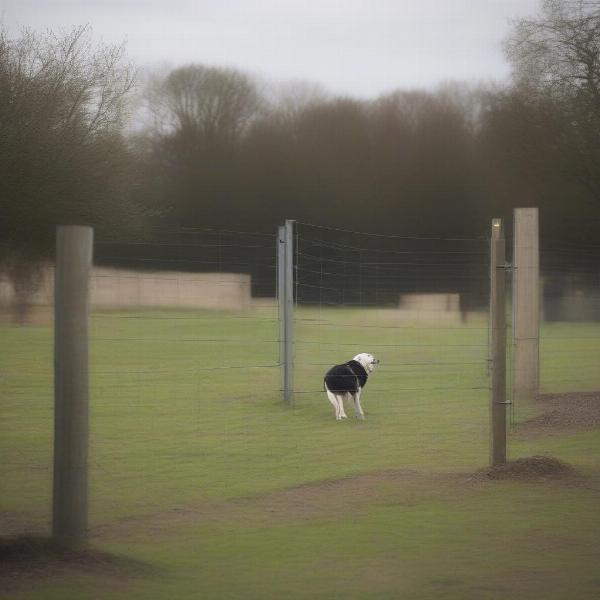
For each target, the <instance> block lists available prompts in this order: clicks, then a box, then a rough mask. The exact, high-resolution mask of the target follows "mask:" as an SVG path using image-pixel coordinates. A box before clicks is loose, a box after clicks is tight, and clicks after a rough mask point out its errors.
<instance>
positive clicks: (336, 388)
mask: <svg viewBox="0 0 600 600" xmlns="http://www.w3.org/2000/svg"><path fill="white" fill-rule="evenodd" d="M378 364H379V360H378V359H376V358H375V357H374V356H373V355H372V354H368V353H366V352H362V353H361V354H357V355H356V356H355V357H354V358H353V359H352V360H349V361H348V362H347V363H344V364H342V365H335V367H332V368H331V369H329V371H327V373H326V374H325V379H324V381H323V387H324V389H325V392H327V398H329V402H331V404H333V408H335V418H336V419H337V420H338V421H339V420H340V419H346V418H348V417H347V415H346V411H344V398H352V399H353V400H354V407H355V409H356V416H357V417H358V418H359V419H364V418H365V413H364V412H363V409H362V406H361V405H360V394H361V392H362V390H363V388H364V387H365V385H367V379H368V378H369V374H370V373H372V372H373V370H374V369H375V367H376V366H377V365H378Z"/></svg>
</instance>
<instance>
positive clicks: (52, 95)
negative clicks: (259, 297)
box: [0, 0, 600, 287]
mask: <svg viewBox="0 0 600 600" xmlns="http://www.w3.org/2000/svg"><path fill="white" fill-rule="evenodd" d="M505 51H506V55H507V57H508V58H509V60H510V62H511V65H512V69H513V76H512V79H511V82H510V83H507V84H504V85H500V84H481V85H477V86H473V85H471V86H467V85H465V84H461V83H451V84H445V85H443V86H440V87H439V88H438V89H437V90H435V91H406V90H397V91H394V92H391V93H388V94H385V95H382V96H381V97H379V98H377V99H374V100H358V99H355V98H351V97H341V96H335V95H331V94H329V93H328V92H326V91H324V90H322V89H320V88H319V87H318V86H315V85H312V84H308V83H295V84H289V85H267V84H264V83H261V82H259V81H257V80H255V79H253V78H252V77H251V76H249V75H248V74H246V73H243V72H241V71H239V70H236V69H226V68H217V67H212V66H210V65H205V64H202V63H201V62H199V63H193V64H190V65H186V66H181V67H177V68H175V69H173V70H171V71H169V72H165V73H154V74H149V75H145V76H144V77H139V76H137V72H136V68H135V66H134V65H132V64H130V63H129V62H128V61H127V58H126V55H125V48H124V47H123V46H110V45H103V44H97V43H95V42H94V41H93V37H92V35H91V31H90V29H89V27H87V26H84V27H80V28H76V29H75V30H73V31H71V32H69V33H67V34H55V33H45V34H38V33H35V32H32V31H23V32H21V34H20V35H18V36H16V37H11V36H9V35H8V33H7V32H6V31H3V32H1V33H0V131H1V132H2V135H1V136H0V203H1V204H0V210H1V212H2V219H1V220H0V223H1V224H0V240H1V241H0V261H1V262H2V264H3V269H4V270H5V271H7V272H10V273H12V274H13V279H14V280H15V282H17V281H18V280H19V278H21V279H22V280H23V281H24V282H25V283H24V285H25V287H26V284H27V281H28V280H31V278H32V275H31V273H27V269H25V268H24V267H23V265H24V264H28V265H31V264H35V261H36V260H38V259H41V258H43V257H45V256H48V254H49V253H51V251H52V247H53V235H54V227H55V226H56V225H58V224H65V223H86V224H90V225H93V226H94V227H95V228H96V230H97V232H98V236H99V237H101V238H103V239H109V238H111V237H112V238H118V239H132V240H133V239H148V240H151V239H152V238H153V236H155V235H156V232H157V231H159V230H161V229H166V228H170V229H177V228H180V227H198V228H203V227H216V228H219V227H225V228H243V229H250V230H258V231H264V232H274V231H275V229H276V226H277V225H278V224H280V223H281V222H282V221H283V220H284V219H285V218H295V219H299V220H303V221H308V222H311V223H315V224H327V225H335V226H338V227H346V228H350V229H360V230H367V231H375V232H381V233H407V234H411V235H423V236H433V237H435V236H440V237H444V236H479V235H482V234H485V232H486V231H487V229H488V228H489V223H490V219H491V218H492V217H495V216H501V217H505V218H507V220H510V215H511V214H512V208H513V207H515V206H539V207H540V211H541V218H542V226H543V231H544V232H545V233H546V234H548V235H551V236H556V237H559V238H560V239H563V240H565V239H566V240H580V239H585V240H594V241H597V240H598V239H599V237H600V236H599V235H598V234H599V233H600V210H599V208H600V6H599V3H598V2H586V1H583V2H572V1H570V0H543V1H542V2H541V5H540V9H539V12H538V14H536V15H534V16H533V17H532V18H528V19H521V20H519V21H517V22H515V23H514V24H513V27H512V31H511V33H510V36H509V37H508V38H507V40H506V41H505ZM359 75H360V74H357V76H359ZM136 76H137V84H136ZM133 113H135V114H136V115H137V121H138V123H139V122H141V123H142V124H141V125H138V126H137V127H135V128H132V127H131V126H130V125H128V122H130V120H131V117H132V114H133Z"/></svg>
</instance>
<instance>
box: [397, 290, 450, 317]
mask: <svg viewBox="0 0 600 600" xmlns="http://www.w3.org/2000/svg"><path fill="white" fill-rule="evenodd" d="M397 314H398V316H400V318H402V319H406V320H420V321H440V320H443V321H450V322H456V323H458V322H460V321H461V312H460V294H454V293H453V294H401V295H400V301H399V303H398V313H397Z"/></svg>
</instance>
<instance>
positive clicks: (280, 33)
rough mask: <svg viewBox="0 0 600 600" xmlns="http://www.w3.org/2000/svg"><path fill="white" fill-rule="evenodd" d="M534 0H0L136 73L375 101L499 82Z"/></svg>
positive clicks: (25, 20)
mask: <svg viewBox="0 0 600 600" xmlns="http://www.w3.org/2000/svg"><path fill="white" fill-rule="evenodd" d="M538 3H539V2H538V0H313V1H311V0H303V1H302V0H271V1H269V0H0V7H1V13H2V21H3V22H4V26H5V27H7V28H8V30H9V31H10V32H11V33H14V32H16V31H18V29H19V28H20V27H32V28H34V29H47V28H50V29H59V28H70V27H71V26H73V25H80V24H84V23H89V24H90V25H91V26H92V28H93V32H94V36H95V38H97V39H103V40H104V41H107V42H121V41H124V40H125V41H126V42H127V48H128V55H129V57H130V58H131V59H132V60H133V61H134V62H136V63H137V64H139V65H142V66H146V65H149V66H153V65H160V64H162V63H167V64H168V65H170V66H176V65H179V64H184V63H190V62H202V63H205V64H210V65H219V66H232V67H237V68H240V69H243V70H246V71H250V72H252V73H254V74H259V75H261V76H263V77H265V78H266V79H269V80H274V81H288V80H294V79H304V80H309V81H314V82H318V83H321V84H323V85H324V86H325V87H326V88H327V89H329V90H331V91H333V92H336V93H342V94H351V95H354V96H360V97H365V98H370V97H375V96H377V95H378V94H380V93H382V92H386V91H389V90H392V89H396V88H415V87H428V88H430V87H434V86H435V85H436V84H438V83H440V82H444V81H448V80H456V79H458V80H463V81H465V80H466V81H479V80H486V81H487V80H502V79H505V78H506V77H507V76H508V73H509V66H508V64H507V63H506V60H505V58H504V56H503V54H502V49H501V41H502V39H503V38H504V37H505V35H506V34H507V32H508V30H509V27H510V25H509V21H510V19H514V18H516V17H519V16H525V15H530V14H533V13H535V12H536V11H537V7H538Z"/></svg>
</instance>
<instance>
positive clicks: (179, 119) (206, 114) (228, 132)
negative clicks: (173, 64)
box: [149, 64, 260, 143]
mask: <svg viewBox="0 0 600 600" xmlns="http://www.w3.org/2000/svg"><path fill="white" fill-rule="evenodd" d="M149 100H150V106H151V109H152V110H153V112H154V114H155V115H156V116H157V123H158V124H159V125H160V126H161V127H163V128H164V129H165V130H166V132H177V133H183V134H186V135H189V136H192V137H196V138H200V139H202V140H204V141H206V142H208V143H211V142H215V141H221V142H226V143H230V142H233V141H235V140H237V139H238V138H239V137H240V136H241V135H242V134H243V133H245V131H246V130H247V128H248V125H249V124H250V122H251V120H252V119H253V117H254V116H255V115H256V113H257V111H258V108H259V106H260V96H259V93H258V90H257V88H256V85H255V84H254V83H253V82H252V81H251V80H250V78H249V77H248V76H247V75H245V74H243V73H241V72H239V71H236V70H234V69H219V68H216V67H207V66H204V65H199V64H193V65H188V66H185V67H179V68H177V69H175V70H174V71H171V72H170V73H169V74H168V75H167V76H166V77H164V78H159V79H155V80H154V81H153V82H152V84H151V86H150V91H149Z"/></svg>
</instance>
